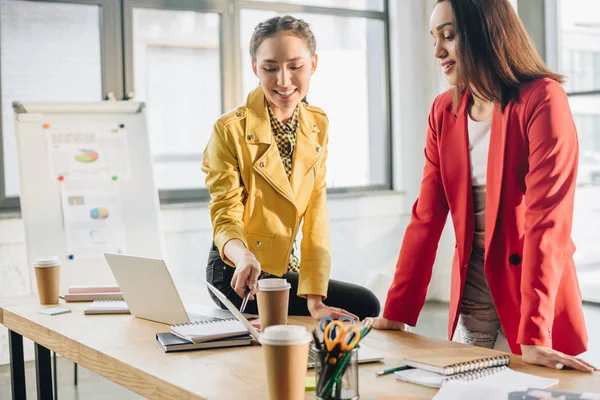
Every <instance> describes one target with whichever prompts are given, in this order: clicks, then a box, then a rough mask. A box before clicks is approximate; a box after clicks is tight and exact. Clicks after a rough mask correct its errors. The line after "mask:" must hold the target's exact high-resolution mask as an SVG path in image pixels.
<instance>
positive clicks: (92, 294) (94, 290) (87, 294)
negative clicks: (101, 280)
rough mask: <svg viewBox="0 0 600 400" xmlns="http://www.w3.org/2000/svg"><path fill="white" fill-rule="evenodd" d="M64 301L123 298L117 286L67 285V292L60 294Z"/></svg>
mask: <svg viewBox="0 0 600 400" xmlns="http://www.w3.org/2000/svg"><path fill="white" fill-rule="evenodd" d="M62 297H63V298H64V299H65V301H66V302H69V303H70V302H78V301H94V300H123V294H122V293H121V289H119V287H118V286H69V289H68V292H67V293H66V294H65V295H63V296H62Z"/></svg>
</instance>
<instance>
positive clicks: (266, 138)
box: [245, 87, 296, 205]
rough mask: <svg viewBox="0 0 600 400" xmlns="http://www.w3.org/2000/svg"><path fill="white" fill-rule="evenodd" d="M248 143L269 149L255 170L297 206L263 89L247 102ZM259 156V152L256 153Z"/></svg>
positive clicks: (250, 96)
mask: <svg viewBox="0 0 600 400" xmlns="http://www.w3.org/2000/svg"><path fill="white" fill-rule="evenodd" d="M246 109H247V111H248V115H247V117H246V118H247V120H246V132H245V134H246V143H247V144H248V146H253V145H259V144H263V145H266V146H268V147H267V149H266V150H265V151H264V152H263V153H262V155H260V156H259V157H258V158H256V159H255V161H254V165H253V169H254V171H255V172H256V173H257V174H258V175H260V176H262V177H263V178H264V179H265V180H266V181H267V182H268V183H269V184H270V185H271V186H273V188H275V190H277V191H278V192H279V193H280V194H281V195H282V196H283V197H285V198H286V199H288V200H289V201H290V202H291V203H292V204H294V205H295V204H296V201H295V197H294V192H293V191H292V186H291V185H290V181H289V179H288V177H287V175H286V173H285V169H284V167H283V162H282V161H281V156H280V155H279V149H278V148H277V143H276V142H275V138H274V137H273V132H272V130H271V124H270V122H269V113H268V111H267V107H266V105H265V95H264V92H263V90H262V88H261V87H258V88H256V89H254V90H253V91H252V92H251V93H250V94H249V95H248V99H247V100H246ZM256 154H258V152H256Z"/></svg>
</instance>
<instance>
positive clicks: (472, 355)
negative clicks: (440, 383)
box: [402, 346, 510, 375]
mask: <svg viewBox="0 0 600 400" xmlns="http://www.w3.org/2000/svg"><path fill="white" fill-rule="evenodd" d="M402 358H403V361H404V362H405V364H406V365H409V366H411V367H414V368H418V369H422V370H425V371H430V372H434V373H436V374H442V375H454V374H460V373H463V372H469V371H477V370H481V369H485V368H491V367H501V366H503V365H508V364H510V357H509V356H508V354H506V353H503V352H501V351H495V350H489V349H482V348H480V347H476V346H468V347H461V348H438V349H414V350H406V351H404V352H403V353H402Z"/></svg>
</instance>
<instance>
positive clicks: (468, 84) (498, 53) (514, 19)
mask: <svg viewBox="0 0 600 400" xmlns="http://www.w3.org/2000/svg"><path fill="white" fill-rule="evenodd" d="M444 1H448V2H449V3H450V5H451V6H452V10H453V11H454V18H455V20H456V25H455V26H456V34H457V38H458V43H457V57H458V63H459V70H458V72H459V81H458V84H457V87H456V88H455V94H454V107H455V108H456V107H457V106H458V103H459V102H460V98H461V97H462V94H463V93H464V92H465V90H466V89H468V88H471V89H474V90H475V91H476V92H477V94H478V95H479V96H481V97H483V98H484V99H485V100H488V101H493V102H496V103H499V104H501V106H502V110H503V111H504V108H505V107H506V105H507V104H508V103H509V102H510V101H511V100H512V99H515V98H516V97H517V95H518V93H519V87H520V86H521V85H522V84H523V83H526V82H530V81H533V80H535V79H539V78H550V79H553V80H555V81H557V82H559V83H563V77H562V75H559V74H556V73H554V72H552V71H551V70H550V69H549V68H548V67H547V66H546V64H544V62H543V61H542V59H541V57H540V56H539V54H538V52H537V51H536V49H535V46H534V44H533V42H532V40H531V37H530V36H529V34H528V33H527V31H526V30H525V27H524V26H523V23H522V22H521V20H520V19H519V17H518V16H517V13H516V12H515V10H514V9H513V7H512V5H511V4H510V3H509V2H508V0H437V1H436V3H441V2H444Z"/></svg>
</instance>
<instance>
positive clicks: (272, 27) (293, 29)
mask: <svg viewBox="0 0 600 400" xmlns="http://www.w3.org/2000/svg"><path fill="white" fill-rule="evenodd" d="M279 32H286V33H288V34H290V35H293V36H296V37H299V38H300V39H303V40H304V41H305V42H306V46H307V47H308V50H310V54H311V55H314V54H315V51H316V49H317V41H316V39H315V35H314V34H313V32H312V30H311V29H310V25H309V24H308V23H307V22H305V21H304V20H301V19H298V18H294V17H292V16H290V15H286V16H283V17H273V18H269V19H268V20H266V21H263V22H261V23H259V24H258V25H256V28H254V33H253V34H252V39H250V57H252V61H256V52H257V51H258V48H259V47H260V45H261V44H262V42H264V40H265V39H267V38H270V37H273V36H275V35H276V34H278V33H279Z"/></svg>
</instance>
